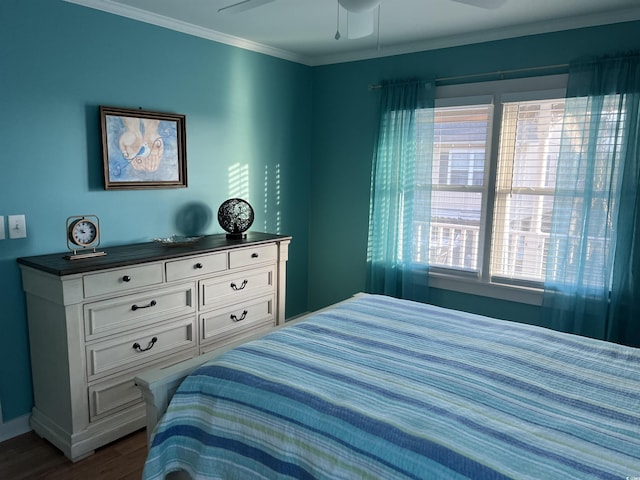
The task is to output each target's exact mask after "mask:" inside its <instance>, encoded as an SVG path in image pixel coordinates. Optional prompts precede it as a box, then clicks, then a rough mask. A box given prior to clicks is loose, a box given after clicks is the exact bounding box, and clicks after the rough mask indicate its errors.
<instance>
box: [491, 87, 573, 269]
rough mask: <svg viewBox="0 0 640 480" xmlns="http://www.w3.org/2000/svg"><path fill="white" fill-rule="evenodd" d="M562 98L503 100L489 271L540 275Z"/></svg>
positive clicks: (543, 261) (562, 104)
mask: <svg viewBox="0 0 640 480" xmlns="http://www.w3.org/2000/svg"><path fill="white" fill-rule="evenodd" d="M563 113H564V100H563V99H554V100H543V101H533V102H513V103H505V104H504V108H503V116H502V129H501V138H500V150H499V154H498V176H497V179H496V200H495V207H494V225H493V235H492V239H491V256H492V259H491V275H492V276H494V277H496V276H497V277H503V278H510V279H517V280H529V281H543V280H544V276H545V265H546V256H547V250H548V246H549V228H550V222H551V213H552V210H553V198H554V197H553V193H554V187H555V172H556V167H557V162H558V153H559V150H560V135H561V132H562V119H563Z"/></svg>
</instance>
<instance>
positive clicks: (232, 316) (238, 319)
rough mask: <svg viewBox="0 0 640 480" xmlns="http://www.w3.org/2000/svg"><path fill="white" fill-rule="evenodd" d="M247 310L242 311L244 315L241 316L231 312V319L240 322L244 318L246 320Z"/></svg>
mask: <svg viewBox="0 0 640 480" xmlns="http://www.w3.org/2000/svg"><path fill="white" fill-rule="evenodd" d="M247 313H249V312H247V311H246V310H245V311H244V312H242V316H241V317H240V318H238V317H236V316H235V315H234V314H233V313H232V314H231V320H233V321H234V322H240V321H242V320H244V319H245V318H247Z"/></svg>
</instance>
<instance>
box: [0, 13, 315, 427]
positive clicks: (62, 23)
mask: <svg viewBox="0 0 640 480" xmlns="http://www.w3.org/2000/svg"><path fill="white" fill-rule="evenodd" d="M0 69H1V74H0V165H1V166H2V169H1V175H0V215H4V216H5V218H6V216H7V215H12V214H25V215H26V220H27V234H28V237H27V238H26V239H19V240H9V239H6V240H0V305H1V309H0V322H1V328H2V335H0V382H1V383H0V400H1V401H2V410H3V416H4V420H5V421H7V420H10V419H12V418H16V417H18V416H21V415H23V414H26V413H28V412H29V411H30V410H31V406H32V392H31V378H30V375H31V373H30V366H29V348H28V333H27V324H26V318H25V305H24V296H23V294H22V290H21V281H20V275H19V269H18V267H17V264H16V257H21V256H28V255H36V254H42V253H53V252H62V251H65V250H66V248H67V247H66V241H65V222H66V218H67V216H69V215H74V214H86V213H93V214H97V215H99V217H100V220H101V227H102V243H103V245H105V246H111V245H116V244H124V243H132V242H144V241H150V240H151V239H152V238H154V237H161V236H168V235H170V234H173V233H179V232H178V228H177V226H176V219H177V214H178V212H180V211H183V210H184V209H187V208H189V207H190V206H191V205H194V204H195V205H197V204H201V205H204V206H205V207H207V208H210V209H211V210H212V213H213V215H214V220H213V221H212V222H211V223H210V224H209V225H208V226H207V227H206V229H205V230H204V232H203V233H218V232H222V229H221V228H220V227H219V225H218V223H217V221H216V220H215V213H216V212H217V208H218V206H219V205H220V203H222V202H223V201H224V200H225V199H227V198H229V196H231V195H235V193H236V192H237V191H238V187H239V186H240V187H242V189H241V191H245V190H246V191H248V200H249V201H250V202H251V203H252V204H253V205H254V208H255V210H256V220H255V223H254V227H253V228H252V229H254V230H257V231H260V230H265V231H270V232H274V233H278V232H279V233H283V234H290V235H292V236H293V242H292V244H291V247H290V255H289V259H290V261H289V266H288V269H287V270H288V271H287V273H288V296H287V315H295V314H298V313H301V312H303V311H305V310H306V297H307V291H306V284H307V276H308V274H307V263H306V259H307V257H308V252H307V222H308V203H309V185H308V182H309V180H308V179H309V165H310V160H309V152H310V139H311V127H310V125H311V98H312V96H311V85H312V84H311V75H312V70H311V69H310V68H309V67H306V66H302V65H299V64H295V63H291V62H287V61H283V60H280V59H276V58H272V57H268V56H265V55H261V54H257V53H254V52H249V51H246V50H241V49H238V48H233V47H229V46H226V45H222V44H217V43H214V42H211V41H207V40H204V39H200V38H196V37H193V36H189V35H184V34H181V33H177V32H173V31H170V30H166V29H162V28H159V27H155V26H152V25H148V24H145V23H141V22H135V21H132V20H128V19H125V18H122V17H119V16H115V15H111V14H107V13H104V12H100V11H98V10H93V9H89V8H85V7H80V6H77V5H74V4H70V3H66V2H62V1H61V0H2V1H0ZM99 105H108V106H114V107H124V108H139V107H142V108H143V109H144V110H153V111H164V112H176V113H181V114H184V115H186V119H187V122H186V127H187V160H188V180H189V186H188V188H186V189H164V190H146V191H141V190H137V191H132V190H128V191H105V190H104V189H103V183H102V154H101V140H100V125H99V115H98V106H99ZM238 172H240V174H239V173H238ZM265 172H267V173H268V176H267V177H266V179H265ZM238 182H240V183H238ZM278 200H279V201H278Z"/></svg>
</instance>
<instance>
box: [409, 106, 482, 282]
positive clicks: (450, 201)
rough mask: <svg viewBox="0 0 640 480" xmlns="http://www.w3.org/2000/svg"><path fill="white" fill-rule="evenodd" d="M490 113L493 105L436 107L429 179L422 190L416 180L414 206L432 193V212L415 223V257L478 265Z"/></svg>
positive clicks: (469, 266)
mask: <svg viewBox="0 0 640 480" xmlns="http://www.w3.org/2000/svg"><path fill="white" fill-rule="evenodd" d="M492 114H493V107H492V105H468V106H463V107H441V108H436V109H435V112H434V117H433V122H434V123H433V125H432V128H433V131H434V144H433V157H432V161H431V174H432V175H431V179H432V180H431V181H432V185H431V189H424V190H423V195H421V193H420V188H419V186H418V190H417V191H416V192H415V198H416V203H417V205H416V207H418V208H419V206H420V204H421V203H422V202H424V201H425V199H424V198H423V197H424V195H429V194H430V198H428V200H430V204H431V216H430V221H429V222H420V221H418V222H416V223H415V224H414V227H415V228H414V230H413V231H414V232H417V233H416V234H415V238H414V239H413V247H414V260H415V261H417V262H422V263H428V264H429V265H431V266H435V267H442V268H454V269H462V270H467V271H472V272H477V271H478V269H479V265H480V246H481V244H482V242H481V241H480V239H481V236H482V235H483V234H484V233H483V232H484V229H483V228H481V225H480V220H481V217H482V212H483V209H484V208H485V203H486V198H485V195H486V186H485V171H486V158H487V146H488V139H489V135H490V126H491V122H492ZM425 165H426V163H425ZM426 168H428V167H425V169H426ZM421 199H422V200H421ZM414 208H415V207H414Z"/></svg>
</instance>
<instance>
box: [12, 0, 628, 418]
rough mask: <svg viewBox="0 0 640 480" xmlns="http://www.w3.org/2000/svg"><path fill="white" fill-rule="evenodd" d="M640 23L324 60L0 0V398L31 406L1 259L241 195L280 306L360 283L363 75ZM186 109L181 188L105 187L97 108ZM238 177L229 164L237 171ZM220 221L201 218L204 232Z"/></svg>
mask: <svg viewBox="0 0 640 480" xmlns="http://www.w3.org/2000/svg"><path fill="white" fill-rule="evenodd" d="M639 32H640V23H633V24H622V25H616V26H607V27H601V28H593V29H585V30H579V31H575V32H565V33H559V34H548V35H540V36H536V37H527V38H520V39H515V40H507V41H501V42H492V43H487V44H481V45H472V46H465V47H459V48H450V49H442V50H437V51H430V52H423V53H420V54H414V55H405V56H397V57H390V58H382V59H377V60H370V61H363V62H352V63H345V64H337V65H332V66H323V67H315V68H311V67H305V66H302V65H298V64H294V63H291V62H287V61H283V60H279V59H276V58H272V57H268V56H265V55H261V54H257V53H253V52H248V51H245V50H241V49H237V48H233V47H229V46H225V45H221V44H217V43H214V42H210V41H207V40H203V39H200V38H196V37H191V36H188V35H184V34H180V33H177V32H173V31H169V30H165V29H162V28H159V27H155V26H152V25H147V24H145V23H141V22H135V21H132V20H128V19H125V18H121V17H118V16H115V15H111V14H107V13H104V12H100V11H97V10H92V9H88V8H85V7H80V6H77V5H73V4H69V3H66V2H63V1H61V0H0V68H1V69H2V70H1V74H0V113H1V114H0V165H1V166H2V169H1V171H0V172H1V176H0V215H4V216H7V215H12V214H25V215H26V219H27V232H28V237H27V238H26V239H21V240H8V239H7V240H0V306H1V309H0V312H1V314H0V315H1V316H0V322H1V326H2V335H1V336H0V400H1V401H2V409H3V414H4V420H5V421H7V420H11V419H13V418H16V417H19V416H21V415H24V414H27V413H28V412H29V411H30V409H31V405H32V393H31V379H30V366H29V347H28V333H27V325H26V315H25V306H24V297H23V294H22V290H21V282H20V275H19V270H18V267H17V264H16V261H15V259H16V258H17V257H21V256H29V255H37V254H42V253H52V252H62V251H64V250H65V249H66V242H65V229H64V225H65V221H66V218H67V216H69V215H74V214H85V213H94V214H97V215H99V216H100V219H101V226H102V230H103V233H102V241H103V245H106V246H110V245H117V244H125V243H133V242H141V241H149V240H150V239H151V238H154V237H158V236H166V235H170V234H172V233H177V232H178V227H177V223H176V220H177V215H178V214H179V213H180V212H183V211H184V210H185V209H188V208H190V207H191V206H193V205H203V206H205V207H206V208H209V209H211V210H212V211H213V212H214V213H215V210H216V209H217V206H218V205H219V204H220V203H221V202H222V201H223V200H225V199H226V198H228V197H229V196H231V195H235V194H236V192H237V191H238V190H237V188H238V181H239V180H240V184H241V186H243V188H246V190H247V191H248V199H249V201H250V202H251V203H252V204H253V205H254V207H255V210H256V222H255V226H254V228H255V229H256V230H265V231H270V232H276V233H277V232H279V233H283V234H290V235H292V236H293V243H292V244H291V249H290V257H289V265H288V268H287V274H288V282H287V289H288V291H287V315H288V316H293V315H296V314H298V313H301V312H304V311H306V310H312V309H315V308H319V307H322V306H325V305H327V304H329V303H332V302H334V301H337V300H341V299H344V298H346V297H348V296H349V295H351V294H353V293H355V292H357V291H361V290H363V289H364V283H365V254H366V241H367V222H368V199H369V181H370V171H371V168H370V165H371V155H372V146H373V141H374V137H375V129H376V121H375V115H376V111H377V102H378V94H377V93H376V92H370V91H368V90H367V85H368V84H369V83H377V82H379V81H381V80H384V79H393V78H405V77H410V76H421V77H425V78H427V77H433V76H435V77H443V76H455V75H464V74H468V73H474V72H486V71H493V70H506V69H513V68H523V67H532V66H538V65H550V64H556V63H565V62H568V61H570V60H571V59H573V58H576V57H578V56H581V55H584V54H596V55H598V54H605V53H615V52H618V51H626V50H629V49H632V48H634V49H638V48H640V35H638V33H639ZM99 105H108V106H114V107H123V108H139V107H141V108H142V109H144V110H155V111H166V112H176V113H182V114H185V115H186V117H187V157H188V169H189V187H188V188H187V189H167V190H149V191H108V192H107V191H105V190H104V189H103V186H102V158H101V145H100V129H99V119H98V106H99ZM238 172H241V173H240V174H238ZM220 231H221V229H220V228H219V226H218V225H217V223H216V222H215V220H214V221H213V222H212V223H210V224H208V225H207V227H206V228H205V231H204V232H203V233H217V232H220ZM432 293H433V296H432V298H433V301H434V303H437V304H440V305H444V306H456V307H459V308H464V309H467V310H472V311H473V310H475V311H478V312H479V313H484V314H492V315H496V316H499V317H501V318H518V319H521V320H525V321H531V322H532V323H536V322H537V309H535V308H534V307H530V306H522V305H518V304H515V303H513V302H496V301H493V300H489V299H485V298H480V297H473V296H468V295H462V294H458V293H453V292H446V291H433V292H432Z"/></svg>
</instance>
